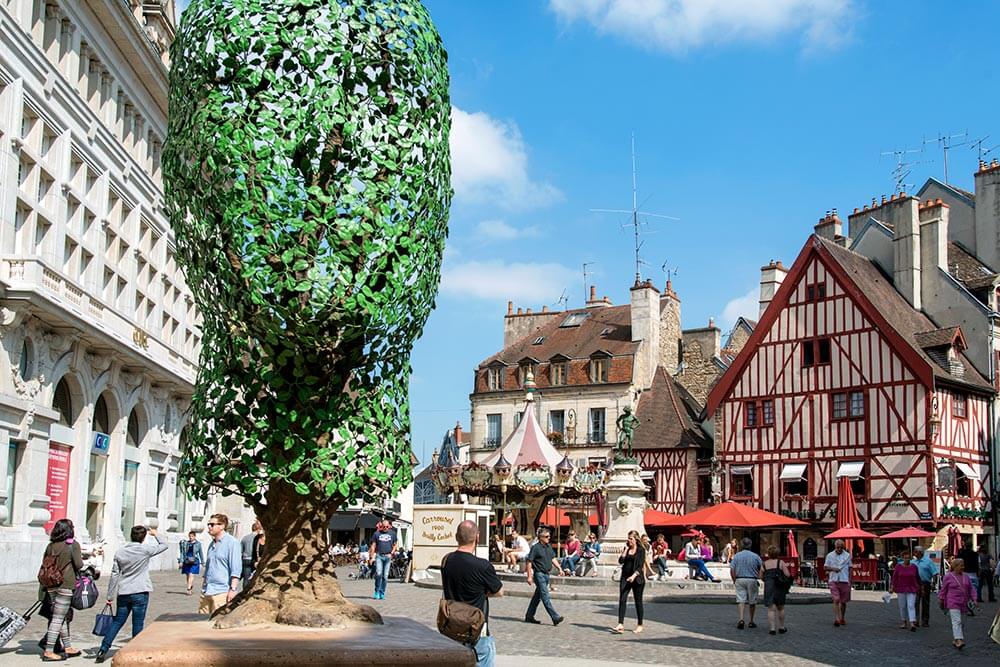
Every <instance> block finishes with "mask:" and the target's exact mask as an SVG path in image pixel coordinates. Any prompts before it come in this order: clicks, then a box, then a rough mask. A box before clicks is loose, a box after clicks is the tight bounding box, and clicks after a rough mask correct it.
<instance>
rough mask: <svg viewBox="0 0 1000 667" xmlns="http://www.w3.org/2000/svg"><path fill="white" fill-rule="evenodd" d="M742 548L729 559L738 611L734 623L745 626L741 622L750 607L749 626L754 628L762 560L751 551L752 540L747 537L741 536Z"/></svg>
mask: <svg viewBox="0 0 1000 667" xmlns="http://www.w3.org/2000/svg"><path fill="white" fill-rule="evenodd" d="M742 546H743V548H742V549H741V550H740V552H739V553H737V554H736V555H735V556H733V559H732V560H731V561H729V576H730V577H732V579H733V586H735V588H736V606H737V607H738V608H739V611H740V620H739V622H738V623H737V624H736V628H737V629H738V630H742V629H743V628H744V627H746V626H745V625H744V623H743V617H744V612H746V608H747V607H748V606H749V607H750V614H749V618H748V620H749V621H750V622H749V624H748V625H749V627H751V628H756V627H757V624H756V623H754V622H753V616H754V613H755V612H756V611H757V593H758V590H759V586H758V583H757V582H758V581H759V580H760V578H761V577H762V576H763V573H762V570H763V569H764V562H763V561H762V560H761V559H760V556H758V555H757V554H755V553H754V552H753V542H752V541H751V540H750V538H749V537H744V538H743V543H742Z"/></svg>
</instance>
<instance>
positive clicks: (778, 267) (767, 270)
mask: <svg viewBox="0 0 1000 667" xmlns="http://www.w3.org/2000/svg"><path fill="white" fill-rule="evenodd" d="M787 275H788V269H786V268H785V267H784V265H782V263H781V262H776V261H774V260H773V259H772V260H771V263H770V264H766V265H764V266H762V267H760V314H761V315H763V314H764V311H765V310H767V305H768V304H769V303H771V300H772V299H774V295H775V293H777V291H778V288H779V287H781V283H782V281H784V280H785V276H787Z"/></svg>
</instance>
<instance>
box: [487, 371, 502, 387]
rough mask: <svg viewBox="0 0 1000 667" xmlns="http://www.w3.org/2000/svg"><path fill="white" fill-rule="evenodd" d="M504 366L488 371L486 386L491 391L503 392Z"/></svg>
mask: <svg viewBox="0 0 1000 667" xmlns="http://www.w3.org/2000/svg"><path fill="white" fill-rule="evenodd" d="M503 371H504V368H503V366H492V367H490V368H488V369H486V386H487V388H489V390H490V391H502V390H503Z"/></svg>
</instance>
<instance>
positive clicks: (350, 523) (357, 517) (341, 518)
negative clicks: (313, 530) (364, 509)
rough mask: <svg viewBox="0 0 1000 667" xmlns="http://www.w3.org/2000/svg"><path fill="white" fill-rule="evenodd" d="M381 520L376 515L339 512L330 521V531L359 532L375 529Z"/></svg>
mask: <svg viewBox="0 0 1000 667" xmlns="http://www.w3.org/2000/svg"><path fill="white" fill-rule="evenodd" d="M379 521H380V518H379V517H377V516H375V515H374V514H370V513H365V514H359V513H357V512H337V513H336V514H334V515H333V518H332V519H330V526H329V528H330V530H333V531H339V530H357V529H359V528H364V529H370V530H371V529H374V528H375V525H376V524H377V523H378V522H379Z"/></svg>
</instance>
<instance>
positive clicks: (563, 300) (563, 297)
mask: <svg viewBox="0 0 1000 667" xmlns="http://www.w3.org/2000/svg"><path fill="white" fill-rule="evenodd" d="M560 306H562V309H566V307H567V306H569V295H568V294H566V288H565V287H564V288H563V291H562V294H560V295H559V299H558V300H557V301H556V304H555V309H556V310H560Z"/></svg>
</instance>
